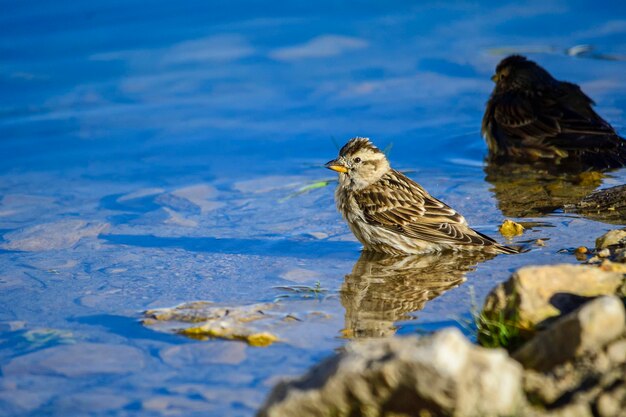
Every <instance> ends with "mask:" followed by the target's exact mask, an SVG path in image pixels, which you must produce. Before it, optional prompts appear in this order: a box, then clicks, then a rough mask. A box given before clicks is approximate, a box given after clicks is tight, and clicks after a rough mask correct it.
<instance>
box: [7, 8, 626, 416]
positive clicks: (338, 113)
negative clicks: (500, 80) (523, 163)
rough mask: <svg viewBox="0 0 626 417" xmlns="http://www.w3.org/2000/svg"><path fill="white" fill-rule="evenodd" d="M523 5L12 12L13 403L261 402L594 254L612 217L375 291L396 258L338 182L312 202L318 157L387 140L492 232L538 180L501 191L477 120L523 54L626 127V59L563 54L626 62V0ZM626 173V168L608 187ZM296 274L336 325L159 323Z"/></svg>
mask: <svg viewBox="0 0 626 417" xmlns="http://www.w3.org/2000/svg"><path fill="white" fill-rule="evenodd" d="M518 3H519V2H512V3H511V4H509V5H501V4H499V5H498V6H497V7H496V6H493V7H488V8H478V7H476V6H472V5H462V4H457V5H454V6H447V5H443V4H441V5H439V4H437V3H432V4H427V3H423V4H422V5H420V6H413V5H408V4H401V3H398V4H395V5H383V4H382V3H381V4H374V3H373V2H372V4H369V5H360V6H359V7H354V8H348V7H346V6H341V5H337V4H335V2H322V3H320V2H287V3H284V4H278V3H272V4H263V3H261V2H248V3H239V4H237V5H226V4H225V3H220V4H214V2H195V3H190V2H165V1H159V2H146V3H140V2H136V1H133V2H130V1H115V2H111V1H108V2H104V1H92V2H84V3H83V4H77V3H75V2H63V3H62V2H50V1H39V2H17V1H1V2H0V8H1V9H2V13H1V14H0V34H1V37H0V91H1V93H2V97H3V100H2V102H1V103H0V155H1V160H0V196H1V200H0V234H1V235H2V239H3V240H2V242H0V243H1V245H2V248H3V249H1V250H0V367H1V368H0V369H1V375H0V415H7V416H9V415H11V416H41V415H50V416H70V415H93V416H105V415H106V416H125V415H142V416H161V415H181V416H206V415H216V416H250V415H253V413H254V410H255V409H256V408H257V407H258V406H259V404H260V403H261V402H262V400H263V398H264V396H265V395H266V394H267V392H268V391H269V389H270V388H271V386H272V385H273V384H274V383H275V382H276V381H277V379H278V378H279V377H280V376H284V375H296V374H300V373H302V372H303V371H304V370H305V369H307V368H308V367H309V366H311V365H312V364H313V363H315V362H317V361H318V360H320V359H321V358H323V357H325V356H327V355H329V354H331V353H332V352H333V350H335V349H337V348H340V347H341V346H342V345H344V344H345V343H346V340H347V339H346V337H356V336H382V335H386V334H393V333H394V332H395V333H400V334H410V333H415V332H421V331H424V330H432V329H436V328H438V327H441V326H444V325H448V324H455V325H457V326H461V327H463V325H462V323H463V321H464V320H466V319H467V318H468V315H469V311H470V307H471V297H470V294H471V293H472V292H473V293H475V299H476V302H478V303H480V302H481V301H482V299H483V297H484V296H485V294H486V293H487V292H488V291H489V290H490V289H491V288H492V287H493V286H494V285H495V284H496V283H498V282H501V281H502V280H504V279H506V277H507V276H508V275H509V274H510V272H511V271H512V270H514V269H515V268H517V267H519V266H522V265H525V264H547V263H557V262H576V261H575V259H574V258H573V257H572V256H571V255H568V254H564V253H558V251H559V249H562V248H568V247H573V246H578V245H592V244H593V241H594V238H595V237H596V236H598V235H600V234H601V233H603V232H604V231H605V230H608V229H609V228H611V227H612V226H609V225H606V224H603V223H598V222H595V221H592V220H588V219H584V218H579V217H577V216H575V215H570V214H563V213H560V212H558V211H557V212H555V213H552V214H548V215H547V216H542V217H529V218H525V219H523V220H524V221H537V222H540V223H541V224H540V225H538V226H536V227H534V228H533V229H532V230H529V231H527V232H526V233H525V235H524V236H522V237H520V238H518V239H517V241H530V240H535V239H539V238H541V239H543V240H545V242H546V246H544V247H538V246H535V247H534V248H533V250H532V251H530V252H528V253H525V254H522V255H518V256H509V257H506V256H499V257H497V258H495V259H492V260H489V261H486V262H484V263H480V264H478V266H477V267H476V269H475V271H472V272H469V273H467V274H466V275H465V276H464V277H463V276H462V274H458V273H456V272H454V271H451V272H450V274H451V277H450V282H449V284H450V285H448V284H446V283H445V282H444V283H443V284H441V283H439V282H432V283H431V284H432V286H433V288H435V290H433V291H435V292H434V293H428V294H426V295H424V294H421V293H419V292H416V291H413V290H416V288H414V286H413V284H412V282H413V281H411V280H412V279H414V278H411V277H409V278H406V279H405V277H404V276H403V275H402V277H404V278H402V280H401V282H400V281H398V282H400V283H399V284H398V285H399V286H398V287H397V288H395V287H394V286H393V285H391V286H387V285H386V284H385V281H384V280H383V281H381V279H380V278H376V276H374V279H373V280H372V281H371V283H372V284H371V288H370V286H369V285H365V284H364V283H367V282H369V281H367V280H368V279H372V271H375V270H376V268H379V269H378V270H380V268H381V267H380V265H378V266H376V265H374V266H372V265H369V264H367V265H365V266H364V264H362V263H359V264H356V263H357V260H358V259H359V255H360V253H359V249H360V246H359V244H358V243H357V242H356V241H355V240H354V238H353V237H352V236H351V235H350V233H349V231H348V229H347V227H346V225H345V224H344V223H343V222H342V221H341V220H340V217H339V215H338V214H337V212H336V211H335V206H334V202H333V188H334V187H333V185H332V184H331V185H330V186H328V187H323V188H319V189H315V190H312V191H311V192H309V193H305V194H301V195H297V196H294V195H292V194H293V193H294V192H296V191H297V190H298V189H299V188H300V187H302V186H304V185H307V184H310V183H313V182H315V181H317V180H325V179H332V178H333V175H332V173H331V172H330V171H325V170H323V169H322V168H321V165H322V164H323V163H324V162H326V161H327V160H329V159H331V158H333V157H334V156H335V155H336V153H337V146H338V145H341V144H342V143H343V142H345V141H346V140H347V139H348V138H350V137H352V136H356V135H361V136H369V137H371V138H372V139H373V140H374V141H375V143H377V144H378V145H380V147H381V148H386V147H388V146H391V148H390V151H389V155H390V159H391V161H392V163H393V165H394V166H395V167H397V168H399V169H403V170H410V171H411V173H410V176H412V177H413V178H415V179H416V180H417V181H419V182H420V183H422V184H423V185H424V186H425V187H426V188H427V189H428V190H429V191H430V192H431V193H432V194H434V195H435V196H437V197H440V198H441V199H443V200H445V201H446V202H448V203H449V204H451V205H452V206H453V207H455V208H457V209H458V210H459V211H460V212H462V213H464V214H465V215H466V217H467V218H468V220H469V222H470V224H472V225H473V226H475V227H476V228H478V229H479V230H480V231H482V232H484V233H487V234H490V235H492V236H496V235H497V231H496V229H497V225H498V224H499V223H500V222H501V221H502V219H503V217H504V216H503V214H502V212H501V211H500V208H502V209H503V210H504V211H505V212H506V211H507V210H509V209H510V206H511V204H513V205H515V203H516V201H514V200H515V195H516V193H515V192H513V193H508V194H507V193H506V192H505V193H502V188H501V187H502V186H501V185H500V189H499V190H497V191H498V193H497V194H496V193H494V192H493V191H492V187H494V185H493V184H490V183H489V182H486V181H485V172H484V170H483V162H482V161H483V157H484V155H485V152H486V147H485V145H484V143H483V141H482V139H481V137H480V134H479V126H480V119H481V117H482V111H483V108H484V103H485V101H486V99H487V97H488V94H489V92H490V90H491V82H490V80H489V76H490V75H491V73H492V71H493V67H494V66H495V64H496V63H497V62H498V60H499V59H501V58H502V55H498V53H502V52H506V51H508V50H518V51H539V52H540V53H539V52H535V53H530V54H529V56H530V57H531V58H533V59H536V60H538V61H539V62H540V63H541V64H542V65H544V66H545V67H546V68H548V69H549V70H550V71H552V72H553V74H554V75H555V76H557V77H558V78H560V79H567V80H571V81H575V82H577V83H580V84H581V85H582V87H583V89H584V90H585V91H586V92H587V93H588V94H589V95H590V96H592V97H593V98H594V99H595V100H596V101H597V103H598V111H599V112H600V114H602V115H603V116H604V117H606V118H607V119H608V120H609V121H610V122H611V123H613V125H614V126H616V127H617V128H618V129H619V130H620V131H621V132H622V133H624V130H625V129H624V126H625V125H626V116H625V115H624V110H625V109H626V81H625V80H624V76H623V75H624V74H625V73H626V63H625V62H623V61H619V60H618V61H610V60H601V59H593V57H573V56H568V55H567V54H566V53H565V51H566V50H567V49H568V48H571V47H573V46H575V45H578V44H591V45H593V46H594V47H595V48H596V49H595V51H597V52H598V53H599V54H601V55H602V54H608V55H613V56H617V57H619V56H623V55H625V54H626V44H625V42H624V41H625V40H626V20H625V16H626V3H623V2H622V3H618V2H615V3H614V4H613V5H612V6H611V7H608V6H606V7H597V4H596V2H591V1H588V2H560V3H558V2H557V3H553V2H550V3H546V2H531V3H528V4H525V5H520V4H518ZM509 48H513V49H509ZM596 58H597V57H596ZM624 182H626V173H625V172H624V170H622V171H618V172H613V173H611V174H610V175H609V176H608V177H606V178H605V179H604V180H603V181H602V184H603V186H609V185H616V184H621V183H624ZM597 185H599V181H598V183H592V184H590V185H588V186H587V187H588V188H589V190H592V189H593V188H594V187H596V186H597ZM546 189H547V190H549V189H550V188H549V186H548V187H547V188H546ZM587 191H588V190H587V189H584V190H582V191H581V193H582V194H584V193H586V192H587ZM542 192H543V191H542ZM496 195H497V196H498V199H496ZM511 198H512V199H513V201H510V199H511ZM516 213H517V214H519V212H515V211H513V213H506V214H507V215H509V216H515V215H516ZM532 213H534V214H532ZM532 213H531V215H538V214H537V213H535V212H532ZM520 215H521V214H520ZM518 220H520V219H518ZM425 262H426V263H427V260H426V261H425ZM355 264H356V265H355ZM437 265H439V264H437ZM409 266H410V265H409ZM391 267H393V268H396V269H394V271H395V270H402V268H404V267H405V266H402V265H400V266H398V265H392V266H391ZM353 268H354V271H353ZM388 268H389V266H385V265H383V266H382V270H383V271H388ZM470 269H471V268H470ZM444 270H445V268H444ZM359 271H365V272H366V273H364V272H359ZM366 275H367V276H366ZM374 275H375V274H374ZM359 277H362V278H359ZM463 278H464V279H466V282H465V283H461V282H462V280H463ZM455 280H460V281H458V282H456V281H455ZM318 283H319V284H318ZM431 284H429V285H431ZM458 284H460V285H458ZM293 285H307V286H311V287H315V286H316V285H317V286H318V287H321V288H323V289H326V290H327V291H328V292H327V293H326V294H327V295H329V296H328V297H314V298H313V299H308V298H304V297H298V296H292V297H288V298H282V301H281V303H283V304H284V305H285V308H286V309H287V310H289V311H291V312H294V314H300V315H302V316H304V315H305V314H306V313H307V312H311V311H316V312H322V313H325V314H326V316H325V319H324V320H314V321H311V322H307V321H306V320H305V321H303V322H299V323H297V324H294V325H293V326H292V327H290V328H289V330H288V331H287V333H286V336H285V337H284V341H283V342H281V343H277V344H274V345H272V346H270V347H267V348H254V347H248V346H246V345H245V344H243V343H239V342H225V341H209V342H199V341H193V340H190V339H186V338H184V337H182V336H179V335H172V334H166V333H160V332H157V331H154V330H152V329H150V328H146V327H144V326H142V325H141V324H140V322H139V318H140V317H141V313H142V311H144V310H146V309H149V308H155V307H168V306H174V305H177V304H179V303H182V302H186V301H192V300H210V301H216V302H220V303H224V304H229V305H234V306H236V305H243V304H250V303H257V302H271V301H273V300H275V299H277V298H281V296H282V295H284V293H285V290H284V289H277V288H276V287H277V286H293ZM455 285H456V286H455ZM342 288H343V292H340V290H341V289H342ZM441 292H443V295H441V296H439V297H436V298H433V297H435V296H436V295H437V294H439V293H441ZM416 294H417V295H416ZM368 297H374V298H376V297H378V298H379V299H386V300H387V301H388V302H390V303H391V304H393V301H399V302H400V304H402V302H401V301H402V300H404V299H405V297H406V300H407V303H405V304H403V305H402V306H400V307H398V310H394V311H393V312H391V313H389V314H384V313H385V311H382V313H381V311H380V309H381V308H382V309H383V310H384V309H385V308H389V309H392V308H395V307H394V306H393V305H391V304H384V303H383V304H382V305H383V307H380V305H378V304H376V303H371V302H370V303H368V300H369V299H368ZM431 298H433V299H432V300H431ZM428 300H430V301H428ZM385 306H388V307H385ZM377 309H378V310H377ZM420 309H421V310H420ZM415 310H417V311H415ZM394 322H395V324H394ZM459 323H461V324H459ZM467 332H468V333H470V332H469V331H467Z"/></svg>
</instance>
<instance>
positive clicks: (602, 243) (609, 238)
mask: <svg viewBox="0 0 626 417" xmlns="http://www.w3.org/2000/svg"><path fill="white" fill-rule="evenodd" d="M620 243H621V244H623V245H626V229H621V230H619V229H616V230H610V231H608V232H606V233H605V234H603V235H602V236H600V237H599V238H597V239H596V249H598V250H599V251H600V250H602V249H608V247H609V246H613V245H619V244H620Z"/></svg>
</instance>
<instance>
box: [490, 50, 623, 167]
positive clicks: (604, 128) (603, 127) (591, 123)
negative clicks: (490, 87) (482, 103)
mask: <svg viewBox="0 0 626 417" xmlns="http://www.w3.org/2000/svg"><path fill="white" fill-rule="evenodd" d="M494 78H495V81H496V87H495V88H494V91H493V93H492V94H491V97H490V99H489V101H488V102H487V108H486V110H485V115H484V117H483V123H482V132H483V135H484V136H485V138H486V140H487V144H488V146H489V151H490V153H491V157H492V158H494V159H496V160H498V159H500V160H507V159H513V160H527V161H536V160H540V159H548V160H554V161H555V162H558V163H574V164H579V165H582V167H583V168H600V169H603V168H614V167H620V166H624V165H626V141H625V140H624V139H622V138H621V137H619V136H618V135H617V133H616V132H615V130H614V129H613V128H612V127H611V125H610V124H609V123H607V122H606V121H605V120H604V119H602V117H600V116H599V115H598V114H597V113H596V112H595V111H594V110H593V108H592V106H593V105H594V102H593V100H591V98H589V97H588V96H587V95H586V94H585V93H584V92H583V91H582V90H581V89H580V87H579V86H577V85H576V84H572V83H569V82H564V81H558V80H556V79H554V78H553V77H552V76H551V75H550V74H549V73H548V72H547V71H546V70H544V69H543V68H541V67H540V66H538V65H537V64H535V63H534V62H532V61H529V60H527V59H526V58H524V57H521V56H518V55H513V56H511V57H508V58H505V59H504V60H502V62H500V64H498V66H497V68H496V75H495V76H494Z"/></svg>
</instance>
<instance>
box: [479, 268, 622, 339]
mask: <svg viewBox="0 0 626 417" xmlns="http://www.w3.org/2000/svg"><path fill="white" fill-rule="evenodd" d="M622 282H623V274H621V273H619V272H608V271H603V270H601V269H600V268H595V267H593V266H587V265H569V264H563V265H550V266H527V267H523V268H520V269H519V270H517V271H516V272H514V273H513V275H512V276H511V277H510V278H509V279H508V280H507V281H506V282H504V283H502V284H500V285H498V286H497V287H496V288H494V289H493V290H492V291H491V292H490V293H489V294H488V295H487V298H486V300H485V304H484V306H483V314H484V315H485V316H486V317H488V318H493V319H494V320H497V319H499V318H502V317H504V318H505V319H506V320H507V321H508V322H511V323H513V324H515V325H516V326H517V327H519V328H520V329H522V332H523V333H525V334H526V335H529V334H531V333H532V332H534V330H535V327H536V326H537V325H538V324H540V323H542V322H544V321H545V320H546V319H550V318H553V317H556V316H559V315H560V314H564V313H569V312H570V311H573V310H575V309H576V308H577V307H579V306H580V305H581V304H582V303H583V302H584V301H586V300H587V299H588V298H589V297H597V296H600V295H612V294H615V293H616V292H617V291H618V289H619V288H620V286H621V285H622Z"/></svg>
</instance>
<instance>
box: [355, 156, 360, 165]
mask: <svg viewBox="0 0 626 417" xmlns="http://www.w3.org/2000/svg"><path fill="white" fill-rule="evenodd" d="M359 162H361V158H359V157H358V156H357V157H356V158H354V163H355V164H358V163H359Z"/></svg>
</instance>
